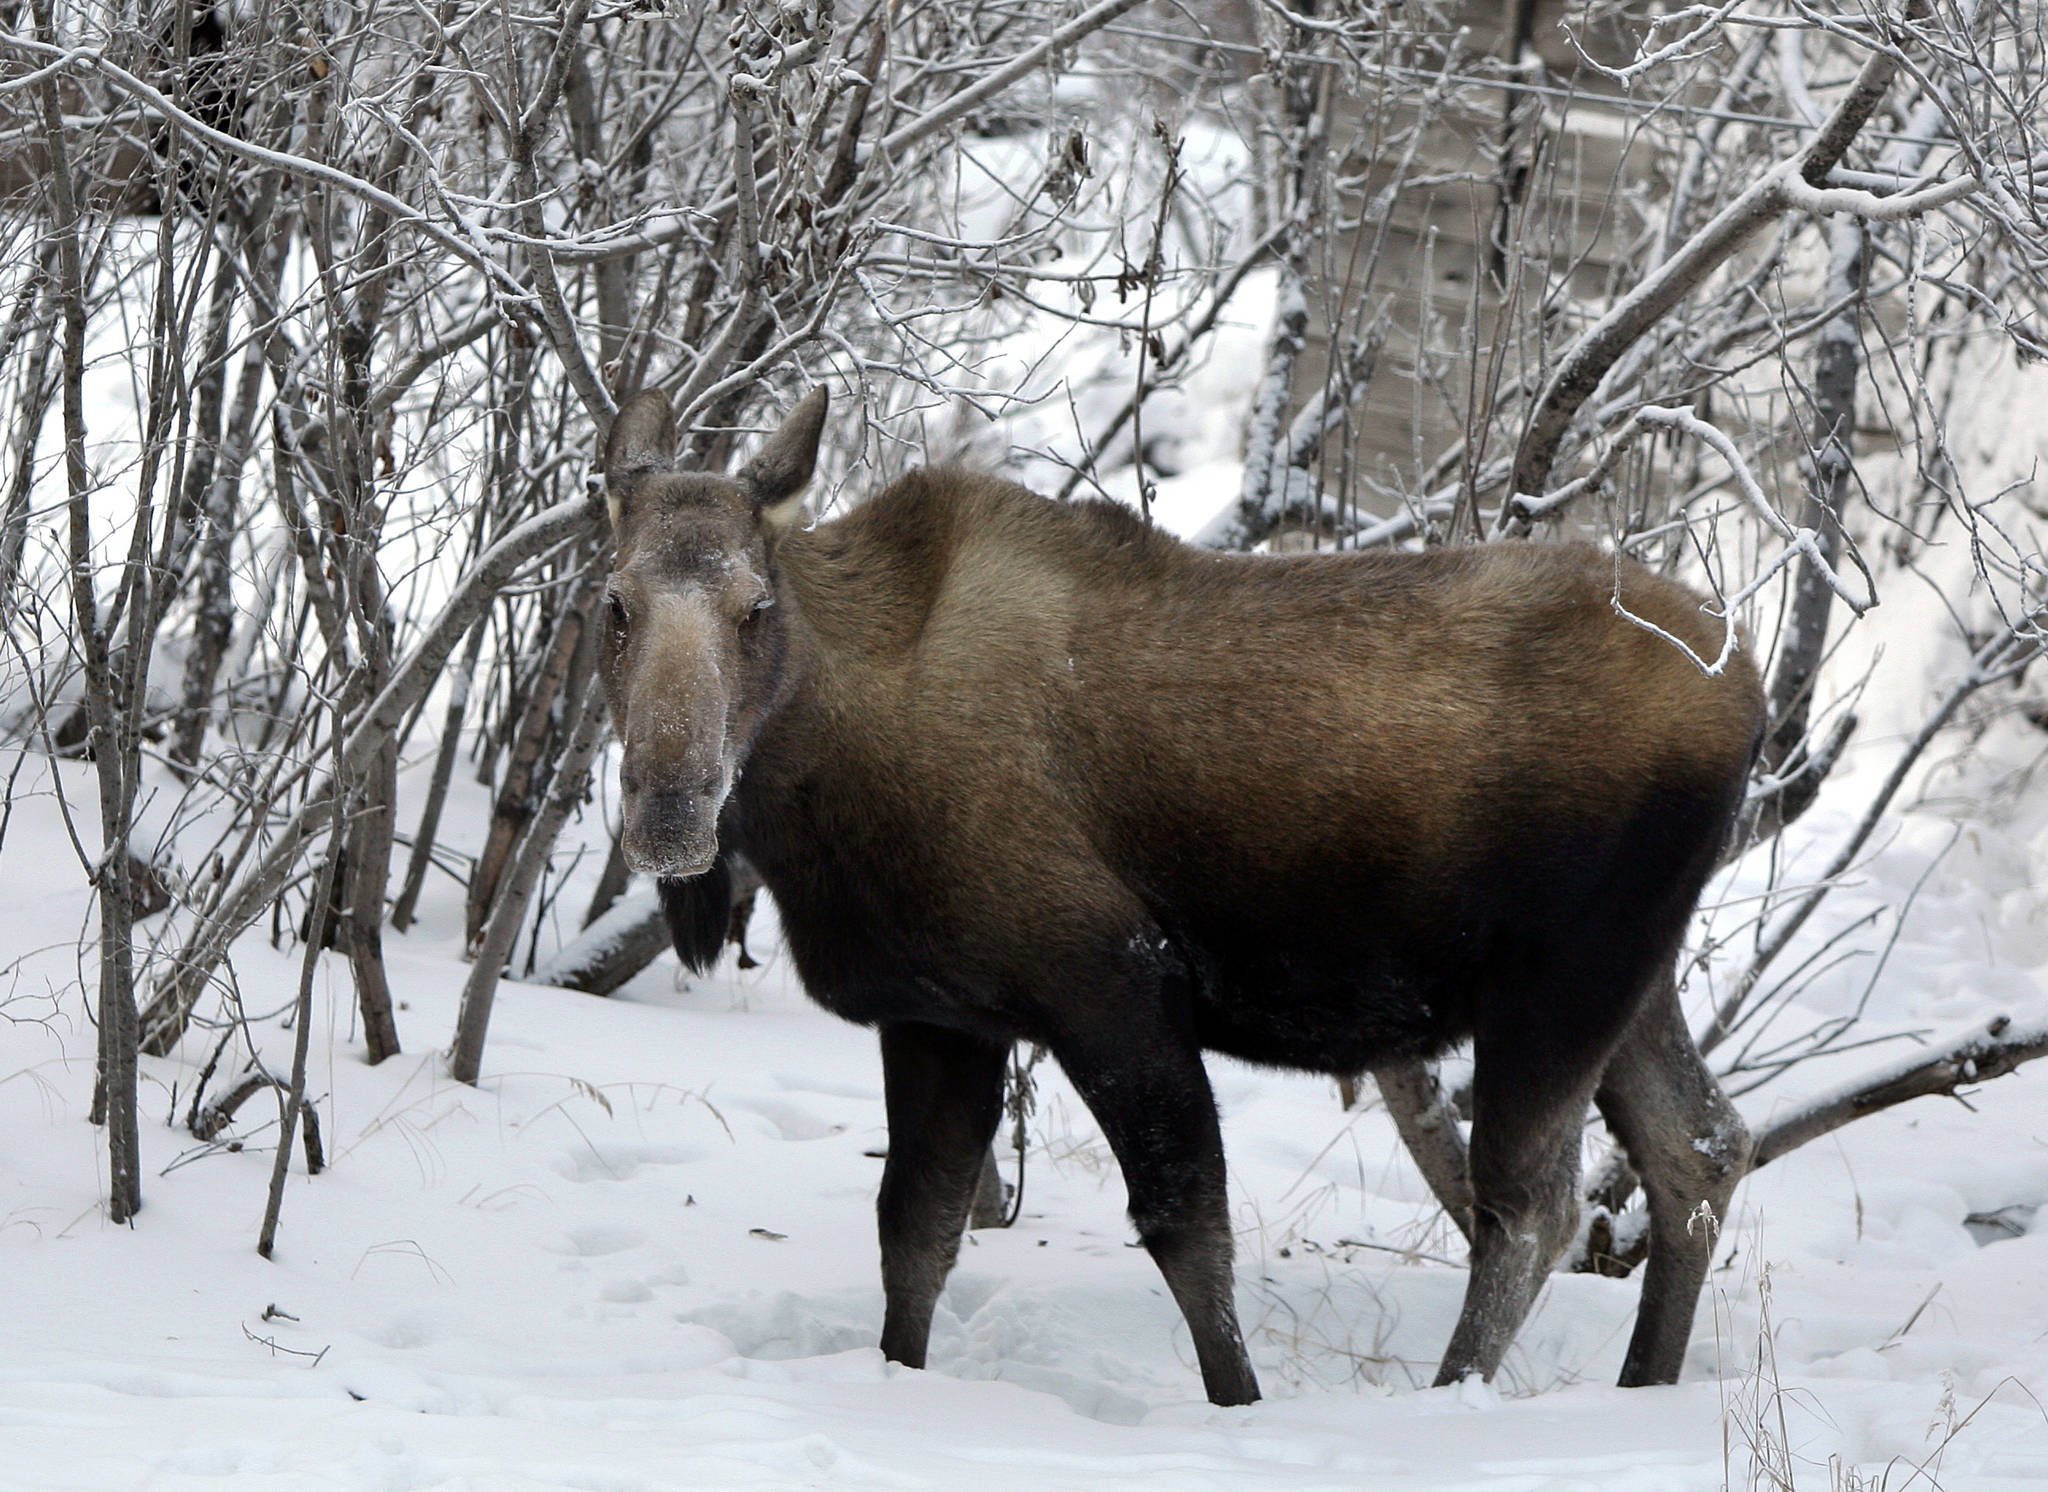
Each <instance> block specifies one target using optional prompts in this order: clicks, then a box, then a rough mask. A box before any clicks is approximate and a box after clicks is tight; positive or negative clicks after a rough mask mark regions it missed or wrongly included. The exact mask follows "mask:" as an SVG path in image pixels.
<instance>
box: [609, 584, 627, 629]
mask: <svg viewBox="0 0 2048 1492" xmlns="http://www.w3.org/2000/svg"><path fill="white" fill-rule="evenodd" d="M604 601H605V609H606V610H607V611H609V612H610V613H611V619H612V625H613V626H614V627H617V628H618V629H619V630H620V631H622V632H623V631H624V630H625V627H626V603H625V602H624V601H623V600H621V599H620V598H619V593H618V592H617V591H609V592H607V593H606V595H605V598H604Z"/></svg>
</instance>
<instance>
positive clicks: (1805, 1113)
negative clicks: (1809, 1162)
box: [1749, 1015, 2048, 1171]
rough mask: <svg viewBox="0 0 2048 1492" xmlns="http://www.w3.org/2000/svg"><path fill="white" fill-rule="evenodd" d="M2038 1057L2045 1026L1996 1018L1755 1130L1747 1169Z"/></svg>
mask: <svg viewBox="0 0 2048 1492" xmlns="http://www.w3.org/2000/svg"><path fill="white" fill-rule="evenodd" d="M2040 1056H2048V1022H2040V1023H2035V1024H2033V1025H2027V1026H2014V1025H2013V1023H2012V1017H2010V1016H2005V1015H2001V1016H1997V1017H1995V1018H1994V1019H1993V1020H1992V1021H1991V1022H1990V1024H1989V1025H1987V1026H1986V1027H1984V1029H1983V1030H1981V1031H1976V1032H1973V1033H1971V1034H1970V1035H1968V1036H1965V1037H1963V1038H1961V1039H1960V1040H1957V1041H1954V1042H1951V1043H1950V1044H1949V1045H1948V1046H1946V1047H1944V1048H1943V1049H1941V1050H1940V1051H1938V1052H1934V1053H1932V1054H1921V1055H1915V1056H1912V1057H1908V1058H1906V1059H1905V1060H1904V1061H1901V1062H1897V1063H1894V1064H1893V1065H1892V1066H1890V1067H1886V1068H1881V1069H1879V1070H1878V1071H1877V1072H1874V1073H1870V1074H1867V1075H1865V1076H1863V1077H1861V1078H1858V1079H1856V1080H1855V1081H1853V1082H1851V1083H1847V1084H1845V1085H1844V1086H1842V1087H1841V1088H1838V1089H1836V1090H1835V1091H1834V1092H1833V1093H1828V1094H1823V1095H1822V1096H1821V1097H1819V1098H1816V1099H1813V1100H1812V1101H1810V1102H1808V1103H1806V1104H1804V1105H1802V1106H1801V1107H1799V1108H1797V1109H1795V1110H1793V1111H1792V1112H1791V1113H1790V1114H1787V1115H1786V1116H1785V1117H1784V1118H1782V1119H1779V1120H1778V1121H1777V1122H1776V1123H1774V1124H1771V1125H1769V1126H1768V1127H1766V1128H1764V1129H1762V1130H1759V1131H1758V1133H1757V1137H1756V1154H1755V1156H1754V1157H1753V1158H1752V1159H1751V1160H1750V1163H1749V1168H1750V1170H1752V1171H1756V1170H1759V1169H1761V1168H1762V1167H1764V1166H1767V1165H1769V1164H1770V1163H1771V1162H1772V1161H1774V1160H1776V1159H1777V1158H1778V1157H1779V1156H1781V1155H1786V1154H1789V1153H1790V1152H1791V1151H1794V1150H1797V1149H1798V1148H1799V1147H1800V1146H1801V1145H1804V1144H1806V1143H1807V1142H1808V1141H1809V1140H1817V1139H1819V1138H1820V1137H1821V1136H1822V1135H1825V1134H1831V1133H1833V1132H1834V1131H1835V1130H1838V1129H1840V1128H1841V1127H1842V1126H1843V1125H1845V1124H1848V1123H1851V1122H1853V1121H1855V1120H1857V1119H1863V1118H1867V1117H1868V1116H1870V1115H1872V1114H1875V1113H1878V1112H1879V1111H1881V1110H1884V1109H1889V1108H1893V1107H1895V1106H1897V1105H1899V1104H1902V1103H1910V1102H1911V1101H1912V1100H1914V1099H1916V1098H1931V1097H1934V1096H1936V1095H1938V1094H1947V1095H1949V1096H1951V1097H1957V1096H1958V1095H1957V1090H1958V1089H1960V1088H1964V1087H1968V1086H1971V1085H1973V1084H1977V1083H1988V1082H1990V1081H1991V1080H1992V1079H1993V1078H2002V1077H2004V1076H2005V1075H2006V1074H2007V1073H2009V1072H2011V1071H2013V1070H2014V1069H2015V1068H2017V1067H2019V1066H2020V1065H2021V1064H2022V1063H2025V1062H2031V1061H2033V1060H2034V1059H2035V1058H2036V1057H2040Z"/></svg>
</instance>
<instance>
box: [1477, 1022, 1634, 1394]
mask: <svg viewBox="0 0 2048 1492" xmlns="http://www.w3.org/2000/svg"><path fill="white" fill-rule="evenodd" d="M1554 1055H1555V1054H1554V1053H1539V1052H1532V1051H1530V1050H1529V1049H1528V1043H1526V1042H1523V1041H1520V1040H1512V1041H1511V1040H1505V1039H1499V1038H1495V1039H1489V1038H1488V1037H1487V1036H1485V1035H1483V1034H1482V1035H1481V1036H1480V1037H1479V1038H1478V1039H1477V1040H1476V1041H1475V1042H1474V1051H1473V1081H1472V1104H1473V1115H1472V1147H1471V1165H1472V1204H1473V1205H1472V1252H1471V1261H1472V1262H1471V1274H1470V1277H1469V1278H1468V1279H1467V1281H1466V1285H1465V1303H1464V1306H1463V1308H1462V1309H1461V1310H1460V1311H1459V1314H1458V1324H1457V1327H1456V1328H1455V1329H1454V1330H1453V1331H1452V1333H1451V1341H1450V1345H1449V1346H1448V1347H1446V1348H1445V1349H1444V1358H1443V1363H1442V1365H1441V1366H1440V1367H1439V1368H1438V1369H1437V1375H1436V1381H1437V1383H1438V1384H1439V1385H1443V1384H1447V1383H1456V1382H1457V1381H1459V1380H1460V1379H1462V1378H1464V1377H1466V1376H1467V1375H1468V1374H1472V1373H1477V1374H1478V1375H1479V1376H1480V1377H1482V1378H1491V1377H1493V1375H1494V1372H1495V1370H1496V1369H1498V1368H1499V1367H1500V1361H1501V1358H1502V1357H1503V1356H1504V1355H1505V1354H1506V1352H1507V1349H1508V1346H1509V1344H1510V1343H1511V1342H1513V1341H1514V1338H1515V1333H1516V1332H1517V1331H1518V1330H1519V1329H1520V1328H1521V1325H1522V1322H1523V1320H1524V1319H1525V1318H1526V1317H1527V1316H1528V1314H1529V1308H1530V1307H1531V1306H1532V1305H1534V1304H1535V1302H1536V1294H1537V1292H1538V1291H1539V1290H1541V1289H1542V1287H1543V1281H1544V1279H1545V1278H1546V1276H1547V1275H1548V1274H1549V1272H1550V1266H1551V1265H1552V1264H1554V1263H1555V1262H1556V1261H1557V1258H1558V1255H1560V1254H1561V1253H1563V1252H1564V1249H1565V1246H1566V1245H1567V1244H1568V1243H1570V1242H1571V1240H1572V1236H1573V1234H1575V1233H1576V1232H1577V1231H1578V1218H1579V1208H1578V1176H1579V1133H1580V1130H1581V1128H1582V1126H1583V1123H1584V1116H1585V1112H1586V1104H1587V1101H1588V1100H1589V1099H1590V1098H1591V1096H1592V1088H1593V1078H1594V1073H1593V1072H1591V1071H1587V1072H1584V1073H1583V1075H1580V1074H1575V1073H1573V1072H1572V1071H1571V1070H1570V1069H1571V1066H1572V1065H1573V1064H1570V1063H1569V1062H1568V1060H1566V1059H1563V1058H1559V1059H1558V1060H1550V1058H1551V1057H1553V1056H1554ZM1602 1055H1604V1053H1603V1054H1602ZM1578 1065H1581V1066H1583V1065H1585V1064H1583V1063H1581V1064H1578Z"/></svg>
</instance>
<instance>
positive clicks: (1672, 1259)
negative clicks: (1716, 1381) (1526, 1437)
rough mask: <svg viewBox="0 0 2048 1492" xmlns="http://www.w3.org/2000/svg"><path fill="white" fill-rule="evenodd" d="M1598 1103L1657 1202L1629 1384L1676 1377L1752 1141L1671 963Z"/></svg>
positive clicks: (1624, 1372) (1627, 1367)
mask: <svg viewBox="0 0 2048 1492" xmlns="http://www.w3.org/2000/svg"><path fill="white" fill-rule="evenodd" d="M1598 1101H1599V1104H1600V1112H1601V1114H1602V1115H1603V1116H1604V1117H1605V1118H1606V1120H1607V1123H1608V1125H1609V1126H1610V1127H1611V1128H1612V1129H1613V1130H1614V1133H1615V1135H1616V1136H1617V1137H1618V1138H1619V1139H1620V1140H1621V1143H1622V1145H1623V1146H1624V1147H1625V1148H1626V1149H1627V1151H1628V1156H1629V1160H1630V1162H1631V1163H1632V1164H1633V1165H1634V1166H1635V1168H1636V1174H1637V1175H1638V1176H1640V1177H1641V1178H1642V1182H1643V1192H1644V1194H1645V1196H1646V1198H1647V1199H1648V1202H1649V1210H1650V1258H1649V1262H1648V1264H1647V1265H1645V1266H1644V1270H1643V1298H1642V1305H1641V1307H1640V1308H1639V1309H1638V1310H1637V1312H1636V1328H1635V1333H1634V1334H1633V1335H1632V1336H1631V1337H1630V1338H1629V1344H1628V1356H1627V1358H1626V1359H1624V1361H1623V1363H1622V1369H1621V1384H1622V1386H1623V1387H1624V1388H1630V1387H1636V1386H1638V1385H1642V1384H1648V1383H1676V1382H1677V1381H1678V1371H1679V1369H1680V1367H1682V1366H1683V1365H1684V1362H1685V1349H1686V1345H1687V1343H1688V1341H1689V1340H1690V1339H1691V1336H1692V1321H1693V1312H1694V1310H1695V1309H1696V1308H1697V1306H1698V1304H1699V1296H1700V1287H1701V1285H1702V1284H1703V1283H1704V1282H1705V1280H1706V1277H1707V1268H1708V1265H1709V1264H1710V1263H1711V1262H1712V1257H1713V1252H1714V1239H1715V1235H1716V1234H1717V1233H1718V1231H1719V1229H1720V1226H1721V1223H1722V1221H1723V1220H1725V1219H1726V1218H1727V1216H1728V1201H1729V1198H1730V1197H1731V1196H1732V1195H1733V1194H1734V1191H1735V1183H1736V1182H1737V1181H1739V1180H1741V1179H1742V1175H1743V1172H1744V1171H1746V1170H1747V1169H1748V1166H1749V1157H1750V1149H1751V1147H1750V1137H1749V1131H1748V1129H1747V1128H1745V1127H1744V1125H1743V1123H1742V1117H1741V1115H1739V1114H1737V1113H1736V1111H1735V1106H1734V1105H1733V1104H1731V1103H1730V1102H1729V1101H1728V1097H1727V1095H1726V1094H1725V1093H1723V1092H1722V1091H1721V1085H1720V1084H1719V1083H1718V1082H1716V1081H1715V1080H1714V1075H1713V1073H1711V1072H1710V1071H1708V1070H1707V1065H1706V1063H1705V1062H1703V1061H1702V1060H1701V1059H1700V1054H1699V1048H1698V1047H1696V1046H1695V1045H1693V1040H1692V1035H1691V1033H1690V1032H1689V1031H1688V1030H1687V1029H1686V1025H1685V1017H1684V1015H1683V1013H1682V1012H1681V1011H1680V1009H1679V1005H1678V995H1677V992H1676V990H1675V988H1674V987H1673V983H1672V978H1671V972H1670V970H1669V969H1668V968H1667V969H1666V970H1664V971H1663V972H1662V973H1661V974H1660V975H1659V976H1658V978H1657V981H1656V983H1655V985H1654V986H1653V987H1652V988H1651V990H1650V995H1649V999H1648V1000H1647V1001H1646V1002H1645V1003H1644V1006H1643V1009H1642V1010H1641V1011H1640V1012H1639V1013H1638V1015H1637V1016H1636V1018H1635V1020H1634V1021H1633V1022H1632V1023H1631V1024H1630V1026H1629V1028H1628V1031H1627V1032H1626V1034H1625V1035H1624V1036H1623V1037H1622V1041H1621V1045H1620V1046H1619V1047H1618V1048H1617V1049H1616V1050H1615V1053H1614V1056H1613V1058H1612V1059H1611V1060H1610V1061H1609V1062H1608V1065H1607V1072H1606V1074H1605V1076H1604V1077H1603V1078H1602V1079H1601V1083H1600V1091H1599V1094H1598Z"/></svg>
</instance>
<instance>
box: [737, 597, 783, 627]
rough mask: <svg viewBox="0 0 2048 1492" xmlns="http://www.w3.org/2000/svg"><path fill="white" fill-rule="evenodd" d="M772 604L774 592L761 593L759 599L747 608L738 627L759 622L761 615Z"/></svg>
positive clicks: (773, 602)
mask: <svg viewBox="0 0 2048 1492" xmlns="http://www.w3.org/2000/svg"><path fill="white" fill-rule="evenodd" d="M774 604H775V592H773V591H763V592H762V593H761V595H760V596H759V598H758V599H756V600H755V602H754V604H753V605H752V606H749V607H748V608H747V611H746V615H744V616H742V617H741V618H740V625H741V626H746V625H749V624H750V623H753V622H758V621H759V620H761V613H762V612H764V611H766V610H767V609H768V608H769V607H771V606H773V605H774Z"/></svg>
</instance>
